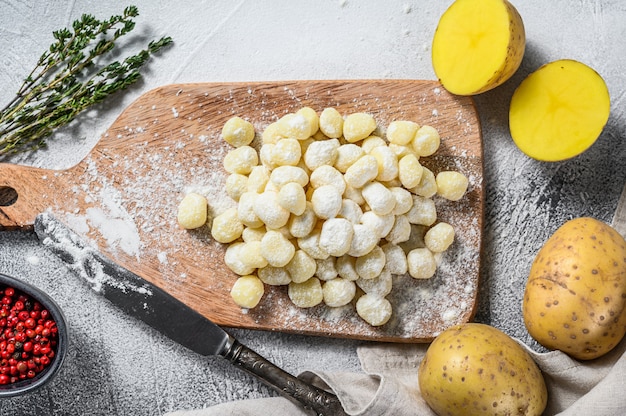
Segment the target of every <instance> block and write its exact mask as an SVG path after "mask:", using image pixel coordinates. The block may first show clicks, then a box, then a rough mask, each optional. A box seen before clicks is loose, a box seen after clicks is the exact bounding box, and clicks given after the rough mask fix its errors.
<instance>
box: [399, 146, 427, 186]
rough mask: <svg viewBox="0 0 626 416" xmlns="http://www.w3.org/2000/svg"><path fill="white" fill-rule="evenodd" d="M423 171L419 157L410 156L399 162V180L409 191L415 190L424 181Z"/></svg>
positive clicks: (403, 157)
mask: <svg viewBox="0 0 626 416" xmlns="http://www.w3.org/2000/svg"><path fill="white" fill-rule="evenodd" d="M422 174H423V169H422V165H421V164H420V162H419V159H418V158H417V156H415V155H413V154H408V155H405V156H402V158H401V159H400V161H399V162H398V178H400V182H401V183H402V186H404V187H405V188H407V189H411V188H415V187H416V186H418V185H419V184H420V181H421V180H422Z"/></svg>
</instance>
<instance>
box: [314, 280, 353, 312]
mask: <svg viewBox="0 0 626 416" xmlns="http://www.w3.org/2000/svg"><path fill="white" fill-rule="evenodd" d="M322 293H323V295H324V303H325V304H326V305H328V306H330V307H332V308H337V307H340V306H344V305H347V304H348V303H350V302H351V301H352V299H354V296H355V295H356V285H355V284H354V282H353V281H351V280H347V279H343V278H341V277H338V278H336V279H332V280H329V281H327V282H325V283H324V285H323V286H322Z"/></svg>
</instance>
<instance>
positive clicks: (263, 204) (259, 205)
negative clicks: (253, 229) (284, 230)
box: [253, 191, 289, 229]
mask: <svg viewBox="0 0 626 416" xmlns="http://www.w3.org/2000/svg"><path fill="white" fill-rule="evenodd" d="M253 208H254V213H255V214H256V215H257V217H259V219H260V220H261V221H262V222H263V224H265V226H266V227H267V228H269V229H278V228H281V227H282V226H284V225H285V224H287V221H289V211H287V210H286V209H285V208H283V207H282V206H281V205H280V202H279V199H278V194H277V193H276V192H273V191H265V192H263V193H262V194H258V196H257V197H256V203H255V204H254V207H253Z"/></svg>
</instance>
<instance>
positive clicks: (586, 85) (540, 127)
mask: <svg viewBox="0 0 626 416" xmlns="http://www.w3.org/2000/svg"><path fill="white" fill-rule="evenodd" d="M610 109H611V100H610V97H609V91H608V89H607V86H606V84H605V82H604V80H603V79H602V77H601V76H600V75H599V74H598V73H597V72H596V71H595V70H593V69H592V68H590V67H588V66H587V65H585V64H583V63H580V62H577V61H574V60H571V59H562V60H558V61H554V62H550V63H548V64H546V65H544V66H542V67H541V68H539V69H538V70H537V71H535V72H533V73H532V74H530V75H529V76H528V77H527V78H526V79H525V80H524V81H522V83H521V84H520V85H519V87H518V88H517V89H516V90H515V92H514V93H513V97H512V99H511V107H510V109H509V127H510V130H511V136H512V137H513V141H514V142H515V144H516V145H517V146H518V147H519V148H520V150H521V151H522V152H524V153H526V154H527V155H528V156H530V157H532V158H534V159H537V160H543V161H549V162H554V161H561V160H565V159H569V158H572V157H574V156H577V155H579V154H581V153H582V152H584V151H585V150H587V149H588V148H589V147H590V146H591V145H592V144H593V143H594V142H595V141H596V140H597V138H598V136H600V133H601V132H602V129H603V128H604V126H605V125H606V123H607V121H608V119H609V113H610Z"/></svg>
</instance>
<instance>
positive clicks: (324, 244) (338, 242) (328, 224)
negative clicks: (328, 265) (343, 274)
mask: <svg viewBox="0 0 626 416" xmlns="http://www.w3.org/2000/svg"><path fill="white" fill-rule="evenodd" d="M353 235H354V226H353V224H352V223H351V222H350V221H348V220H347V219H345V218H330V219H328V220H326V221H324V224H322V230H321V232H320V241H319V244H320V247H321V248H322V249H324V250H325V251H326V252H328V254H330V255H331V256H335V257H341V256H343V255H344V254H346V253H347V252H348V250H350V245H351V244H352V236H353Z"/></svg>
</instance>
